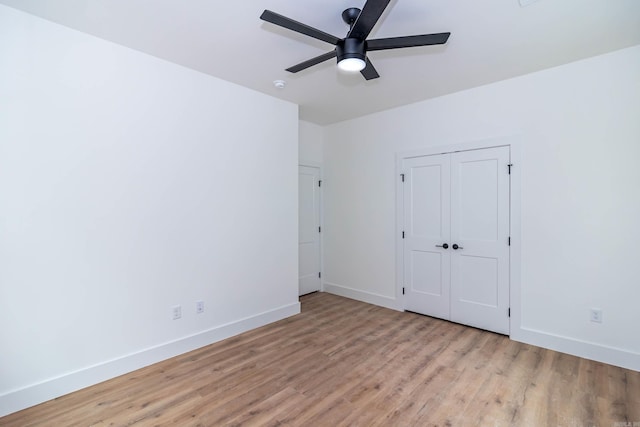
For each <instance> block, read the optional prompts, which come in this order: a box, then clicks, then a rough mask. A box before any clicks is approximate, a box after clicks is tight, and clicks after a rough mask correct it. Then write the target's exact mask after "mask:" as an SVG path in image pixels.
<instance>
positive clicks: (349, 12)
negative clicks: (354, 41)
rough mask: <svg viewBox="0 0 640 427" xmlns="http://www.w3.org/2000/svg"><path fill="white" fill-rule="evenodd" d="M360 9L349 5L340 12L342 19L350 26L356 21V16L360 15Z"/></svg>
mask: <svg viewBox="0 0 640 427" xmlns="http://www.w3.org/2000/svg"><path fill="white" fill-rule="evenodd" d="M360 12H361V10H360V9H358V8H357V7H350V8H349V9H345V10H344V12H342V20H343V21H344V22H345V23H346V24H347V25H348V26H349V28H351V27H352V26H353V23H354V22H356V19H358V16H360Z"/></svg>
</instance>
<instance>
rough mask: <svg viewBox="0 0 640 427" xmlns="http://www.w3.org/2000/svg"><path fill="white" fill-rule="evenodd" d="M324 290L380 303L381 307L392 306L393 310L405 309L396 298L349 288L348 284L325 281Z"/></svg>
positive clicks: (363, 300) (370, 302) (375, 303)
mask: <svg viewBox="0 0 640 427" xmlns="http://www.w3.org/2000/svg"><path fill="white" fill-rule="evenodd" d="M323 290H324V292H328V293H330V294H334V295H339V296H341V297H345V298H350V299H354V300H357V301H362V302H366V303H369V304H373V305H379V306H381V307H386V308H390V309H392V310H398V311H402V310H403V309H402V308H400V307H399V303H398V301H397V300H396V299H395V298H390V297H387V296H384V295H379V294H374V293H372V292H366V291H361V290H359V289H353V288H348V287H346V286H340V285H336V284H335V283H328V282H324V284H323Z"/></svg>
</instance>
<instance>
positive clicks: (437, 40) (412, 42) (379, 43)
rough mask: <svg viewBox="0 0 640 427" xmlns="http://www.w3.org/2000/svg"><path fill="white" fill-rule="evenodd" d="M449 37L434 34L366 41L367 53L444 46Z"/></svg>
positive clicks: (447, 34) (444, 34) (445, 34)
mask: <svg viewBox="0 0 640 427" xmlns="http://www.w3.org/2000/svg"><path fill="white" fill-rule="evenodd" d="M450 35H451V33H436V34H422V35H419V36H405V37H389V38H386V39H373V40H367V51H373V50H385V49H400V48H404V47H416V46H432V45H436V44H445V43H446V42H447V40H448V39H449V36H450Z"/></svg>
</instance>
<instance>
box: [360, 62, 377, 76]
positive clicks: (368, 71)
mask: <svg viewBox="0 0 640 427" xmlns="http://www.w3.org/2000/svg"><path fill="white" fill-rule="evenodd" d="M360 74H362V77H364V78H365V79H367V80H373V79H377V78H378V77H380V74H378V71H377V70H376V68H375V67H374V66H373V64H372V63H371V61H369V58H367V66H366V67H364V69H363V70H362V71H360Z"/></svg>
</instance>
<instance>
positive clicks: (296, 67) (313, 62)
mask: <svg viewBox="0 0 640 427" xmlns="http://www.w3.org/2000/svg"><path fill="white" fill-rule="evenodd" d="M335 57H336V51H335V50H332V51H331V52H327V53H323V54H322V55H320V56H316V57H315V58H311V59H309V60H307V61H304V62H301V63H299V64H297V65H294V66H293V67H289V68H287V70H286V71H288V72H290V73H297V72H298V71H302V70H306V69H307V68H309V67H313V66H314V65H316V64H319V63H321V62H324V61H326V60H329V59H331V58H335Z"/></svg>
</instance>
